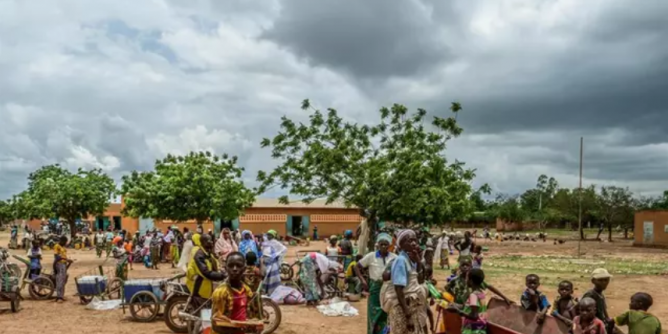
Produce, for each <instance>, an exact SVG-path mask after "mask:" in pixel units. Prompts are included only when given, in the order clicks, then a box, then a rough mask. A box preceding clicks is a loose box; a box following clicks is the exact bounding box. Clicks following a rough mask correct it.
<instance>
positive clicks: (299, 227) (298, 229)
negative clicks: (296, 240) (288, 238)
mask: <svg viewBox="0 0 668 334" xmlns="http://www.w3.org/2000/svg"><path fill="white" fill-rule="evenodd" d="M302 221H303V218H302V216H292V231H291V232H292V235H293V236H295V237H301V236H302V235H303V234H304V225H303V224H302Z"/></svg>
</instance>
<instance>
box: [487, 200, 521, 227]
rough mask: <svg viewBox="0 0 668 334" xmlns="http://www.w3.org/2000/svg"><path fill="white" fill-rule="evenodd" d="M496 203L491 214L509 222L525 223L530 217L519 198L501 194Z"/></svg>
mask: <svg viewBox="0 0 668 334" xmlns="http://www.w3.org/2000/svg"><path fill="white" fill-rule="evenodd" d="M494 202H495V203H494V204H493V205H492V206H491V209H490V212H492V213H493V214H494V215H495V216H496V217H498V218H501V219H503V220H505V221H507V222H516V223H523V222H524V221H525V220H526V219H527V218H528V217H529V214H528V213H527V211H526V210H525V209H524V208H523V206H522V204H521V200H520V197H519V196H508V195H503V194H499V195H497V196H496V200H495V201H494Z"/></svg>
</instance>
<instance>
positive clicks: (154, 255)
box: [150, 232, 162, 270]
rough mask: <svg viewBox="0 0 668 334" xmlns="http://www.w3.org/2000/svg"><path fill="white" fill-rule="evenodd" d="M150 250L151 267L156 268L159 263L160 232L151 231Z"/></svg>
mask: <svg viewBox="0 0 668 334" xmlns="http://www.w3.org/2000/svg"><path fill="white" fill-rule="evenodd" d="M150 247H151V248H150V251H151V253H150V254H151V268H152V269H155V270H158V263H160V254H161V253H160V249H162V237H161V236H160V233H158V232H153V238H152V239H151V244H150Z"/></svg>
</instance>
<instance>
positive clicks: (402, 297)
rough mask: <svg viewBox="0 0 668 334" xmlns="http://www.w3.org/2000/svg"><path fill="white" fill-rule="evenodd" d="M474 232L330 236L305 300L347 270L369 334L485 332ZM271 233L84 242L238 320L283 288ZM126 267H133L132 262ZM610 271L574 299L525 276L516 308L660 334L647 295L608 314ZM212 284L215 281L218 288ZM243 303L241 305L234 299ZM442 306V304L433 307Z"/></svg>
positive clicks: (118, 234) (105, 235)
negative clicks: (549, 293)
mask: <svg viewBox="0 0 668 334" xmlns="http://www.w3.org/2000/svg"><path fill="white" fill-rule="evenodd" d="M474 236H475V231H474V232H468V231H467V232H464V233H459V232H457V233H448V232H442V233H441V234H440V235H437V236H436V237H434V238H432V237H431V235H430V234H429V232H428V230H426V229H420V230H412V229H405V230H398V231H396V232H394V233H392V232H380V233H377V234H376V235H375V237H374V241H375V247H374V249H373V250H372V251H371V252H369V253H368V254H356V249H357V248H356V247H355V240H354V234H353V232H352V231H350V230H347V231H345V232H344V233H343V236H342V238H339V237H337V236H332V237H330V238H329V239H327V241H326V246H325V247H324V249H323V251H322V252H310V253H308V254H306V255H305V256H304V257H303V258H301V259H300V270H299V273H298V276H299V279H300V282H301V286H302V288H303V291H302V292H303V295H304V299H305V300H306V303H307V304H308V305H316V304H318V302H319V301H321V300H323V299H325V296H324V289H323V284H324V281H326V278H325V277H326V276H327V275H330V274H334V273H337V272H341V271H343V272H345V277H346V282H347V283H348V288H349V290H348V293H350V294H356V295H359V294H361V293H362V292H364V293H365V294H367V295H368V299H367V333H368V334H386V333H392V334H408V333H415V334H426V333H429V332H432V333H437V334H439V333H444V328H445V324H444V321H445V319H446V316H445V315H446V313H456V314H459V315H461V319H462V333H464V334H483V333H486V331H487V326H488V323H487V317H486V300H487V296H486V294H485V291H487V290H489V291H490V292H491V293H493V294H495V295H497V296H498V297H500V298H501V299H502V300H504V301H506V302H507V303H508V304H511V303H512V301H511V300H510V299H509V298H508V297H507V296H505V295H504V294H503V293H502V292H501V291H499V290H498V289H496V288H495V287H494V286H493V285H491V284H488V283H487V282H486V280H485V273H484V271H483V265H482V263H483V256H482V253H483V248H482V247H481V246H480V245H477V244H476V242H475V239H474ZM279 239H280V237H279V235H278V233H277V232H276V231H275V230H269V231H267V232H266V233H264V234H261V235H254V234H253V233H252V232H251V231H248V230H246V231H241V232H240V231H231V230H230V229H227V228H225V229H223V230H222V231H221V232H220V234H219V235H218V236H217V237H216V236H215V235H214V234H213V233H212V232H211V230H209V231H208V232H206V233H204V231H203V229H202V227H201V226H198V227H197V229H196V230H195V231H194V232H191V231H189V230H188V228H183V230H182V231H181V230H180V229H179V228H178V227H177V226H172V227H170V228H169V229H167V230H165V231H160V230H157V229H154V230H150V231H146V232H145V233H144V234H143V235H141V234H140V233H139V232H137V233H135V234H133V235H129V234H128V233H127V232H126V231H112V230H108V231H94V237H93V242H94V245H91V246H92V247H94V248H95V249H96V252H97V256H98V257H102V256H103V255H106V256H107V257H109V256H111V257H113V258H114V259H115V260H116V261H117V266H116V276H117V277H120V278H122V279H127V276H128V266H130V267H131V265H132V263H133V262H135V257H139V259H140V260H141V261H137V262H142V263H143V264H144V265H145V266H146V267H147V268H152V269H158V265H159V264H161V263H170V264H171V266H172V267H175V268H181V269H182V270H183V271H184V272H185V273H186V285H187V286H188V288H189V290H190V292H191V294H192V295H193V296H194V297H195V298H199V299H209V298H212V299H213V314H214V315H215V316H216V317H219V318H221V319H228V320H236V321H245V320H246V319H249V318H251V317H253V316H255V315H257V311H258V310H256V309H252V305H249V304H248V301H249V300H250V298H252V296H253V295H254V294H255V293H256V291H258V289H259V288H260V285H262V291H261V292H262V293H263V294H266V295H271V294H272V292H273V291H274V290H276V289H277V288H278V287H279V286H280V285H281V284H282V282H281V278H280V266H281V264H282V263H283V262H284V261H283V258H284V257H285V255H286V253H287V247H286V246H285V245H284V244H283V243H282V242H281V241H280V240H279ZM67 244H68V239H67V238H66V237H64V236H62V237H60V239H59V242H58V243H57V244H56V245H55V247H54V268H53V270H54V273H55V277H56V295H57V299H56V301H58V302H61V301H63V300H64V298H65V296H64V287H65V283H66V281H67V269H68V267H69V265H70V264H71V263H72V262H73V260H72V259H70V258H69V257H68V254H67V247H66V246H67ZM454 252H457V253H458V254H457V265H456V266H453V267H455V268H456V269H455V270H453V275H452V276H450V277H449V278H448V279H447V284H446V285H445V286H444V288H443V291H442V293H443V296H444V297H443V298H444V299H446V300H448V301H449V303H448V305H447V306H438V307H436V312H438V315H439V316H438V320H437V321H434V315H433V314H432V312H433V309H432V308H431V307H430V299H434V298H435V297H434V295H433V293H430V290H429V285H430V284H432V285H435V284H436V281H435V280H434V279H433V266H434V265H437V266H440V268H441V269H445V268H448V269H450V263H449V257H450V256H451V255H454ZM28 257H29V258H30V261H31V275H39V273H40V270H41V259H42V250H41V247H40V244H39V240H38V239H33V241H32V246H31V247H30V248H29V249H28ZM130 269H131V268H130ZM611 278H612V275H610V274H609V273H608V271H607V270H605V269H603V268H599V269H596V270H594V271H593V272H592V277H591V282H592V289H591V290H589V291H587V292H586V293H585V294H584V295H583V296H582V298H581V299H578V298H576V297H575V296H574V295H573V292H574V287H573V284H572V283H571V282H569V281H563V282H560V283H559V285H558V287H557V290H558V297H557V299H556V300H555V301H554V302H553V303H550V302H549V301H548V300H547V298H546V296H545V295H544V294H543V293H542V292H541V290H540V288H541V281H540V277H539V276H538V275H535V274H531V275H527V276H526V279H525V285H526V289H525V290H524V292H523V293H522V295H521V296H520V298H519V301H520V304H519V306H520V307H521V308H523V309H525V310H528V311H534V312H536V313H537V317H536V321H538V322H542V321H544V320H545V318H546V316H547V315H548V314H551V315H552V316H553V317H555V318H556V319H558V320H559V321H562V322H564V323H565V324H567V325H568V326H570V327H571V328H572V332H573V333H576V334H579V333H586V334H606V333H608V334H609V333H612V332H616V331H617V330H618V329H617V328H616V327H615V325H617V326H629V328H630V333H632V334H659V333H661V324H660V322H659V320H658V319H657V318H656V317H654V316H652V315H650V314H649V313H647V311H648V309H649V308H650V307H651V306H652V303H653V301H652V297H651V296H650V295H649V294H647V293H636V294H634V295H633V296H631V303H630V310H629V311H628V312H625V313H623V314H622V315H619V316H617V317H615V318H611V317H610V316H609V315H608V312H607V305H606V299H605V295H604V293H605V290H606V288H607V286H608V284H609V282H610V280H611ZM215 282H223V283H222V284H221V285H219V286H218V287H217V288H216V287H215V286H216V284H214V283H215ZM238 299H241V301H240V302H237V300H238ZM439 305H445V304H439Z"/></svg>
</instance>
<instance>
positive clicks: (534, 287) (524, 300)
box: [520, 274, 550, 323]
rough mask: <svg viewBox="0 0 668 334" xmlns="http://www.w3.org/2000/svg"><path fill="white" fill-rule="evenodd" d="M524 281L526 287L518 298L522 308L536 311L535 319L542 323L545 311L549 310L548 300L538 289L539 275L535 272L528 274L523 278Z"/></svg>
mask: <svg viewBox="0 0 668 334" xmlns="http://www.w3.org/2000/svg"><path fill="white" fill-rule="evenodd" d="M525 283H526V287H527V288H526V290H524V293H522V297H521V298H520V303H521V304H522V308H524V309H525V310H527V311H534V312H537V313H538V317H537V318H536V320H537V321H538V323H542V322H543V321H544V320H545V315H546V314H547V311H548V310H550V302H548V301H547V297H545V295H544V294H542V293H541V292H540V291H538V287H540V277H538V275H536V274H529V275H527V277H526V279H525Z"/></svg>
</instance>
